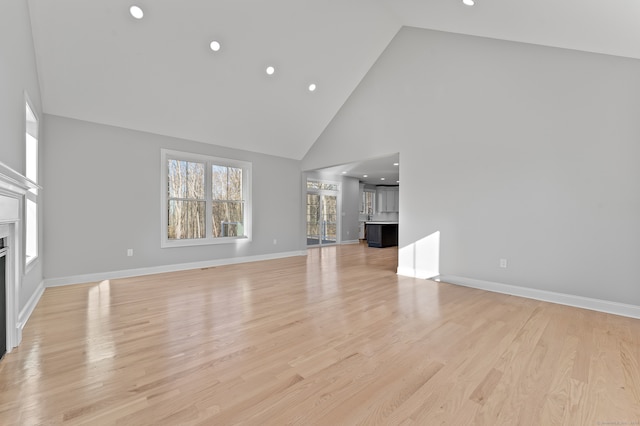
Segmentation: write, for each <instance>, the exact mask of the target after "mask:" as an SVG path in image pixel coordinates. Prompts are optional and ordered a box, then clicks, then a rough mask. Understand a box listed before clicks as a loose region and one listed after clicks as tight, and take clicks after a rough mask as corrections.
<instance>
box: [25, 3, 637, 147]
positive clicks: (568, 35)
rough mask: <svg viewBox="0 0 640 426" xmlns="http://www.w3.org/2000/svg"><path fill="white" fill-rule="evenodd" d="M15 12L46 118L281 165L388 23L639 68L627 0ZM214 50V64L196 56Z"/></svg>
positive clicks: (367, 58)
mask: <svg viewBox="0 0 640 426" xmlns="http://www.w3.org/2000/svg"><path fill="white" fill-rule="evenodd" d="M134 3H135V4H138V5H140V6H141V7H142V8H143V9H144V11H145V17H144V19H142V20H140V21H137V20H135V19H133V18H132V17H131V16H130V15H129V13H128V9H129V6H130V5H131V4H134ZM29 5H30V10H31V19H32V27H33V34H34V42H35V47H36V60H37V64H38V72H39V76H40V83H41V89H42V98H43V108H44V111H45V112H46V113H49V114H55V115H62V116H67V117H72V118H78V119H82V120H87V121H93V122H98V123H104V124H109V125H115V126H121V127H126V128H130V129H136V130H142V131H147V132H151V133H158V134H163V135H168V136H174V137H180V138H185V139H192V140H196V141H202V142H207V143H213V144H218V145H223V146H229V147H234V148H238V149H245V150H251V151H255V152H262V153H267V154H273V155H279V156H283V157H289V158H295V159H300V158H302V157H303V156H304V154H305V153H306V152H307V150H308V149H309V148H310V146H311V145H312V144H313V143H314V142H315V141H316V139H317V138H318V136H319V135H320V134H321V132H322V131H323V130H324V128H325V127H326V125H327V124H328V123H329V122H330V121H331V119H332V118H333V117H334V115H335V114H336V113H337V112H338V110H339V109H340V107H341V106H342V104H343V103H344V102H345V101H346V99H347V98H348V97H349V95H350V94H351V92H352V91H353V90H354V89H355V87H356V86H357V85H358V83H359V82H360V80H361V79H362V78H363V76H364V75H365V74H366V73H367V71H368V70H369V68H370V67H371V66H372V65H373V63H374V62H375V60H376V59H377V58H378V57H379V56H380V54H381V53H382V52H383V50H384V49H385V47H386V46H387V45H388V43H389V42H390V41H391V39H392V38H393V36H394V35H395V34H396V33H397V31H398V30H399V29H400V28H401V26H402V25H409V26H416V27H423V28H431V29H437V30H443V31H451V32H458V33H464V34H472V35H480V36H486V37H493V38H500V39H506V40H514V41H522V42H528V43H536V44H542V45H549V46H556V47H563V48H570V49H578V50H584V51H591V52H598V53H606V54H612V55H619V56H627V57H631V58H640V1H639V0H606V1H604V0H476V6H474V7H467V6H464V5H462V3H461V2H460V0H316V1H313V0H269V1H265V0H127V1H125V0H90V1H88V0H56V1H51V0H29ZM214 39H216V40H218V41H220V42H221V43H222V49H221V51H220V52H217V53H214V52H212V51H211V50H209V48H208V45H209V43H210V41H211V40H214ZM268 65H273V66H275V67H276V73H275V74H274V75H273V76H267V75H266V73H265V72H264V70H265V68H266V67H267V66H268ZM312 82H314V83H316V84H317V85H318V89H317V90H316V92H314V93H310V92H308V91H307V86H308V85H309V84H310V83H312ZM363 156H366V155H363Z"/></svg>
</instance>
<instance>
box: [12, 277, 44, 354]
mask: <svg viewBox="0 0 640 426" xmlns="http://www.w3.org/2000/svg"><path fill="white" fill-rule="evenodd" d="M44 289H45V285H44V281H40V284H38V287H36V291H34V292H33V294H32V295H31V297H30V298H29V300H28V301H27V304H26V305H24V308H22V310H20V313H19V314H18V323H17V324H16V330H17V332H18V336H17V337H18V338H17V342H16V343H17V345H19V344H20V342H21V341H22V330H24V326H25V325H26V324H27V321H29V318H30V317H31V314H32V313H33V311H34V310H35V309H36V306H37V305H38V302H39V301H40V298H41V297H42V294H43V293H44ZM17 345H16V346H17Z"/></svg>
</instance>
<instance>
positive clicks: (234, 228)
mask: <svg viewBox="0 0 640 426" xmlns="http://www.w3.org/2000/svg"><path fill="white" fill-rule="evenodd" d="M211 172H212V188H211V189H212V193H213V194H212V195H213V197H212V198H213V204H212V207H213V208H212V221H213V223H212V225H213V236H214V237H236V236H239V235H243V232H244V199H243V197H242V169H241V168H238V167H227V166H219V165H213V166H212V167H211Z"/></svg>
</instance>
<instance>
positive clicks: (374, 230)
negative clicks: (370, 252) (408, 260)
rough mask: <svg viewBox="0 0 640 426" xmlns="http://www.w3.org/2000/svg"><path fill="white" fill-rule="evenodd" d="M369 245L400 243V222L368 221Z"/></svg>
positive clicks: (390, 245) (386, 245) (389, 245)
mask: <svg viewBox="0 0 640 426" xmlns="http://www.w3.org/2000/svg"><path fill="white" fill-rule="evenodd" d="M365 225H366V227H367V244H368V245H369V247H392V246H397V245H398V222H366V224H365Z"/></svg>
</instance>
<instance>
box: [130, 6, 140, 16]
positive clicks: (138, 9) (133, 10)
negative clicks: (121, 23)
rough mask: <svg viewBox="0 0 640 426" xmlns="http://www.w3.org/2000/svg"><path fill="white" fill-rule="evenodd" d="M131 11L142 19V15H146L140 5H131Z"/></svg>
mask: <svg viewBox="0 0 640 426" xmlns="http://www.w3.org/2000/svg"><path fill="white" fill-rule="evenodd" d="M129 13H130V14H131V16H133V17H134V18H136V19H142V17H143V16H144V12H143V11H142V9H140V7H139V6H131V7H130V8H129Z"/></svg>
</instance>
